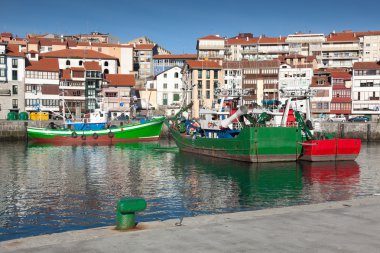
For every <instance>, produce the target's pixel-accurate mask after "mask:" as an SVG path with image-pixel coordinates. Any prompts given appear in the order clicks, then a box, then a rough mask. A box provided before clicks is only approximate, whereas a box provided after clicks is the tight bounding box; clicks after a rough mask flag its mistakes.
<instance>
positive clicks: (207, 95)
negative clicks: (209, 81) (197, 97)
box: [206, 90, 210, 98]
mask: <svg viewBox="0 0 380 253" xmlns="http://www.w3.org/2000/svg"><path fill="white" fill-rule="evenodd" d="M206 98H210V91H209V90H206Z"/></svg>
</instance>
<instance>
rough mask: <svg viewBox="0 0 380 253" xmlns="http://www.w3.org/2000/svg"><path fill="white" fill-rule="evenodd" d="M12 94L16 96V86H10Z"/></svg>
mask: <svg viewBox="0 0 380 253" xmlns="http://www.w3.org/2000/svg"><path fill="white" fill-rule="evenodd" d="M12 93H13V95H17V94H18V86H17V85H13V86H12Z"/></svg>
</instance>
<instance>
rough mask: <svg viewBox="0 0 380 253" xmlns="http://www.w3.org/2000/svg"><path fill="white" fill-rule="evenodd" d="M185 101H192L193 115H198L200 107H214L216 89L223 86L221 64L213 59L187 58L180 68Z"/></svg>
mask: <svg viewBox="0 0 380 253" xmlns="http://www.w3.org/2000/svg"><path fill="white" fill-rule="evenodd" d="M182 76H183V88H184V91H185V96H186V101H187V102H190V101H193V102H194V104H193V107H192V113H193V115H192V116H193V117H196V118H198V117H199V110H200V109H201V108H214V107H215V104H216V102H217V94H216V91H217V90H218V89H220V88H223V73H222V66H221V65H219V64H218V63H217V62H215V61H206V60H196V61H195V60H188V61H186V62H185V65H184V66H183V69H182Z"/></svg>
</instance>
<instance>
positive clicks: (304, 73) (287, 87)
mask: <svg viewBox="0 0 380 253" xmlns="http://www.w3.org/2000/svg"><path fill="white" fill-rule="evenodd" d="M312 78H313V68H312V65H309V66H307V65H305V66H304V67H296V66H292V65H290V64H281V65H280V66H279V74H278V88H279V91H280V92H279V94H278V95H279V96H278V100H280V101H281V102H282V103H285V101H286V100H287V97H286V96H284V94H285V93H287V94H289V93H294V94H304V93H305V92H306V91H307V90H308V89H309V87H310V84H311V79H312ZM300 106H301V105H300ZM302 106H304V105H303V104H302ZM298 107H299V106H298Z"/></svg>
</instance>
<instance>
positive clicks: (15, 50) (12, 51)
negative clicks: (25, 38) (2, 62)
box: [6, 44, 25, 57]
mask: <svg viewBox="0 0 380 253" xmlns="http://www.w3.org/2000/svg"><path fill="white" fill-rule="evenodd" d="M6 55H9V56H15V57H25V53H24V52H19V45H17V44H8V45H7V51H6Z"/></svg>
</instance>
